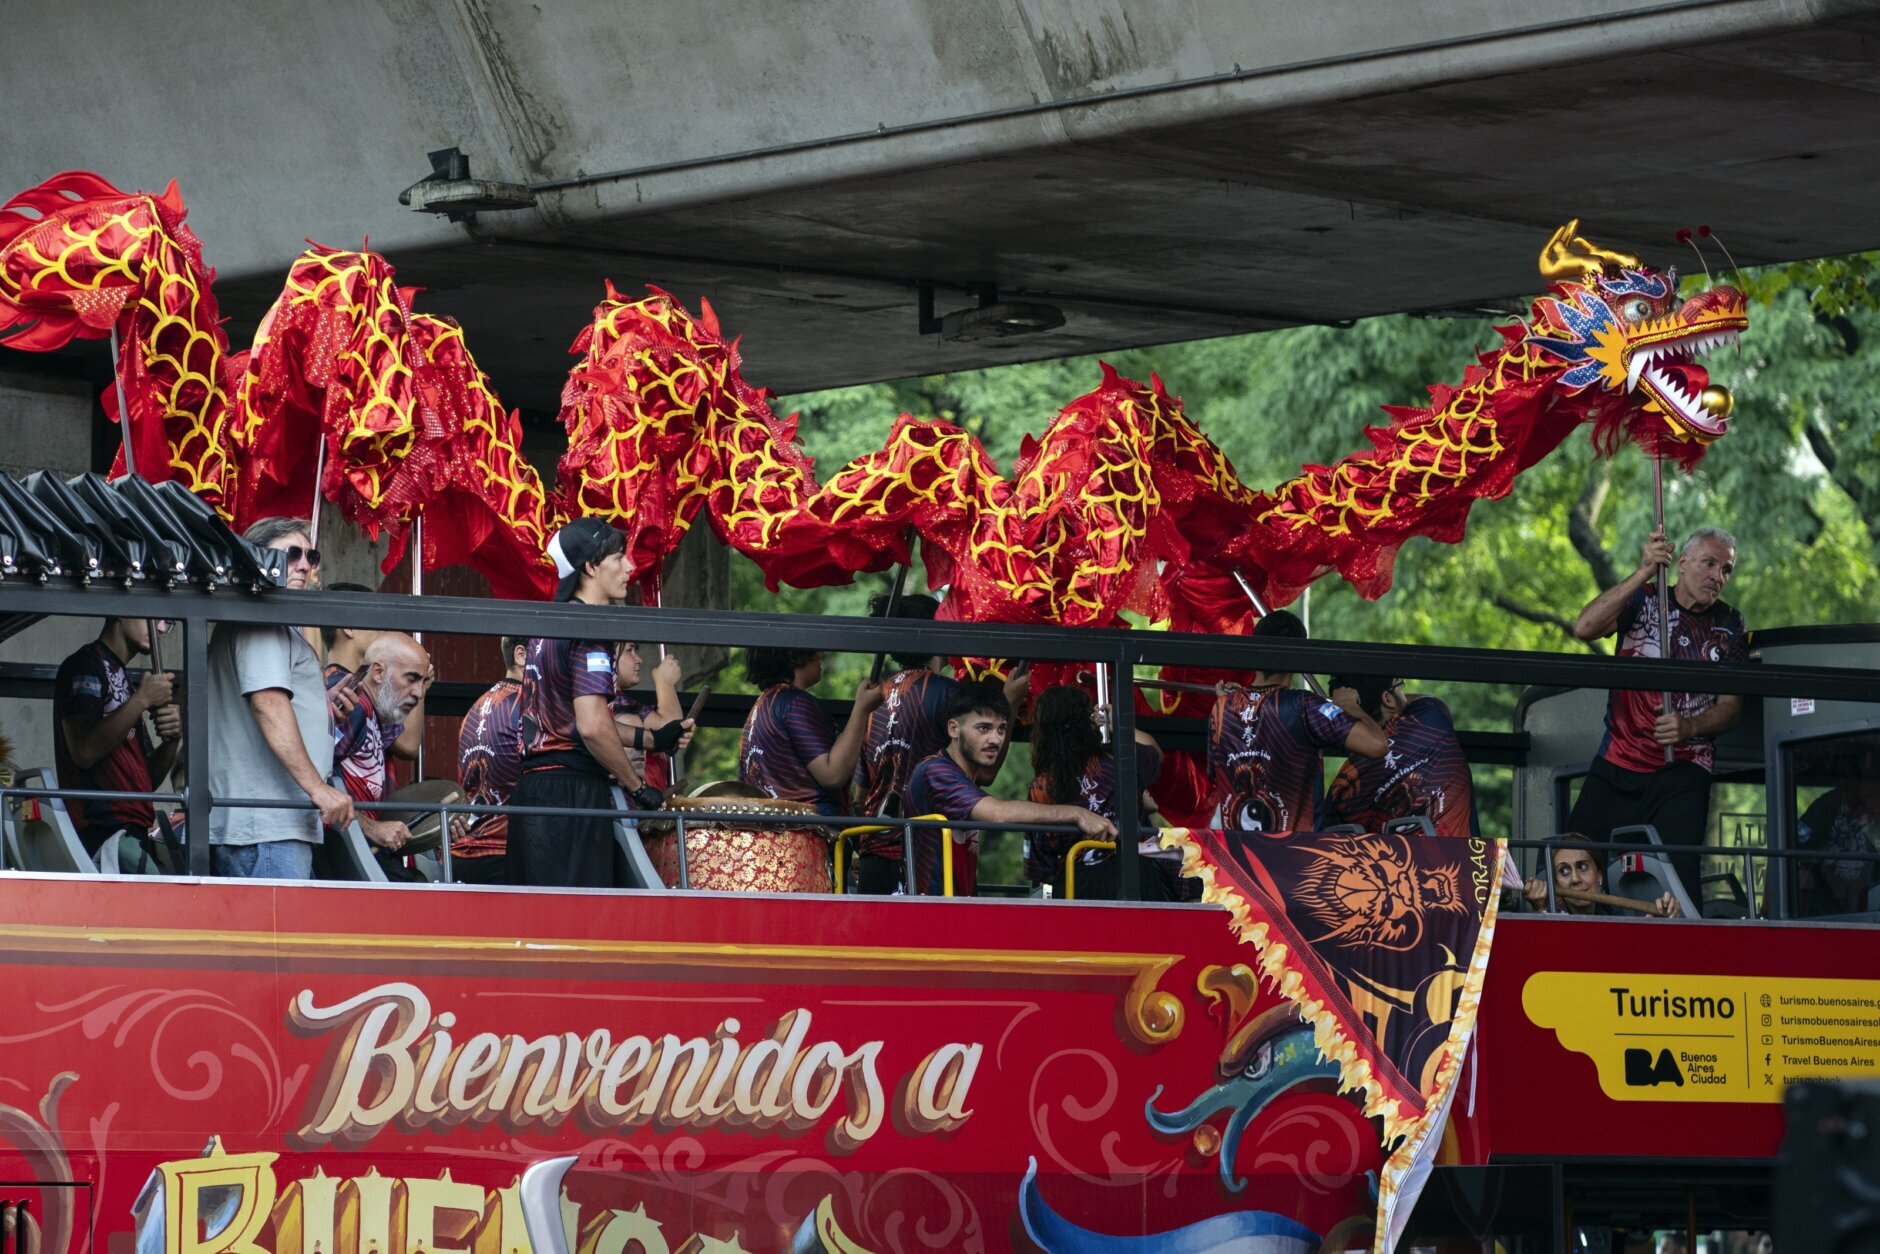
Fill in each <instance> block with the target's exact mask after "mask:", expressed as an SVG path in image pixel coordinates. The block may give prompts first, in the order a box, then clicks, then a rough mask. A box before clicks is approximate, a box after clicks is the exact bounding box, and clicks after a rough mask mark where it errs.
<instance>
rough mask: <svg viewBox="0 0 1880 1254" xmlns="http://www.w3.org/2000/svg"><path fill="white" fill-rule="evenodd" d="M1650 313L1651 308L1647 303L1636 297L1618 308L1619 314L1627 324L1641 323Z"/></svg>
mask: <svg viewBox="0 0 1880 1254" xmlns="http://www.w3.org/2000/svg"><path fill="white" fill-rule="evenodd" d="M1651 311H1652V307H1651V305H1650V304H1649V303H1648V302H1646V301H1643V300H1640V299H1638V298H1636V297H1634V298H1633V299H1631V300H1628V301H1627V302H1626V303H1625V304H1623V305H1621V306H1620V307H1619V312H1620V313H1622V314H1624V315H1625V320H1626V321H1627V322H1643V321H1645V318H1646V315H1648V314H1650V313H1651Z"/></svg>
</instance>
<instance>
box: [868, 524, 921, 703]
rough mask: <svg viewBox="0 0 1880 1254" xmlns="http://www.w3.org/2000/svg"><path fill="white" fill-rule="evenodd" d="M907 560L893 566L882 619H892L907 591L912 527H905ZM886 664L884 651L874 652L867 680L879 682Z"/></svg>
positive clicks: (911, 564)
mask: <svg viewBox="0 0 1880 1254" xmlns="http://www.w3.org/2000/svg"><path fill="white" fill-rule="evenodd" d="M907 532H908V535H907V561H906V562H905V563H904V564H902V565H899V566H896V567H895V568H894V583H893V584H891V585H889V587H888V608H887V610H886V611H885V612H884V613H883V614H882V618H883V619H892V618H893V617H894V616H895V614H896V613H898V612H899V611H900V608H901V594H902V593H904V592H906V591H907V572H908V571H909V570H911V569H913V566H914V529H913V528H912V527H909V528H908V529H907ZM887 664H888V655H887V654H886V653H877V654H875V664H874V665H873V666H871V667H869V668H868V682H869V683H871V684H878V683H880V682H881V672H882V669H883V668H884V667H886V666H887Z"/></svg>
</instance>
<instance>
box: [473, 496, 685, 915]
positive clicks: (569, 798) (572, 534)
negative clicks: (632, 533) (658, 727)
mask: <svg viewBox="0 0 1880 1254" xmlns="http://www.w3.org/2000/svg"><path fill="white" fill-rule="evenodd" d="M548 552H549V556H550V557H551V558H553V559H554V562H555V570H556V572H557V573H558V574H560V576H561V582H560V584H559V585H557V587H556V589H555V599H556V600H557V601H564V602H574V603H578V604H582V605H618V604H620V603H621V602H622V601H624V600H625V599H626V595H627V587H628V584H629V583H630V582H631V580H632V575H633V568H632V567H631V566H630V565H628V564H627V557H626V538H625V537H624V536H622V535H621V534H620V532H618V531H616V530H615V529H614V528H612V527H610V526H608V525H607V524H606V523H604V522H601V521H600V520H599V519H595V518H580V519H576V520H575V521H574V522H571V523H569V524H568V525H567V526H565V527H563V528H562V529H561V530H560V531H558V532H556V533H555V538H554V539H553V540H550V541H549V544H548ZM614 692H615V684H614V646H613V645H612V644H611V643H609V642H607V641H603V640H595V639H591V638H590V639H584V640H548V639H536V640H531V641H529V652H528V657H527V659H526V660H525V662H524V664H523V672H522V747H523V754H522V779H521V780H520V781H519V782H518V783H517V785H516V791H515V793H514V795H513V796H512V797H511V798H510V801H511V804H513V805H518V806H560V807H566V808H569V809H573V810H577V811H586V812H587V813H586V814H580V815H569V814H562V815H555V816H553V817H550V816H546V815H532V814H517V815H512V816H511V817H510V820H509V850H508V856H507V859H506V865H505V867H504V870H505V871H506V873H507V875H508V877H509V882H510V883H511V884H528V885H535V886H541V887H567V888H611V887H613V885H614V882H615V876H614V858H615V854H616V846H615V844H614V814H613V797H612V796H611V795H610V793H609V788H610V786H611V785H612V784H614V783H618V784H619V785H620V786H621V787H622V788H624V789H625V790H626V791H627V795H628V797H629V798H630V799H631V801H632V802H633V805H634V806H635V808H637V809H641V810H656V809H658V808H659V806H660V803H661V802H662V801H663V800H664V798H662V797H661V796H660V794H659V792H658V790H657V789H653V788H648V787H646V783H645V781H644V780H643V779H641V778H640V774H639V772H638V771H635V770H634V769H633V764H632V763H631V762H629V761H628V760H627V755H626V750H625V749H624V748H623V747H622V746H621V743H620V732H619V729H618V728H617V727H616V726H615V724H614V715H613V709H612V706H613V699H614Z"/></svg>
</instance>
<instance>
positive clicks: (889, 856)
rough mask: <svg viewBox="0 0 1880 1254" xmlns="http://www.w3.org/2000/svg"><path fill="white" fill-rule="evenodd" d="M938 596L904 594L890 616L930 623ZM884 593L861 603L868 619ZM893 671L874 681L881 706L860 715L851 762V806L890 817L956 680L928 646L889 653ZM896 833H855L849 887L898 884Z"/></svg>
mask: <svg viewBox="0 0 1880 1254" xmlns="http://www.w3.org/2000/svg"><path fill="white" fill-rule="evenodd" d="M939 609H940V602H938V601H936V600H934V598H932V597H930V596H922V595H920V594H918V593H910V594H909V595H907V596H904V597H902V598H901V600H900V603H899V604H898V605H897V606H896V607H895V615H894V616H895V617H896V618H907V619H914V620H916V621H923V622H931V621H932V620H933V617H934V615H935V614H936V613H937V612H938V611H939ZM887 612H888V598H887V597H886V596H885V595H878V596H876V597H875V598H873V599H872V600H871V601H870V602H869V603H868V614H869V617H870V618H885V617H887ZM890 657H891V658H892V659H893V661H894V665H895V671H894V673H893V674H891V675H889V676H887V677H886V678H885V679H883V680H882V681H881V705H880V706H879V707H878V708H876V709H875V710H874V711H872V712H871V713H870V714H869V716H868V729H867V732H866V734H865V735H864V736H863V740H862V752H861V757H860V759H859V760H858V762H857V764H856V767H855V795H856V798H857V801H856V812H857V813H859V814H878V815H881V816H882V817H884V818H898V817H900V816H901V815H903V814H906V813H909V811H908V810H907V809H906V808H905V807H904V805H903V804H902V803H903V797H904V795H905V793H906V791H907V780H908V776H909V775H911V774H912V773H913V771H914V764H915V763H916V762H919V761H920V760H921V759H922V758H926V757H931V756H932V755H933V754H935V753H938V752H939V751H940V750H941V749H943V748H945V747H946V743H947V730H946V726H947V725H946V718H945V714H946V708H947V703H948V702H949V701H951V700H952V699H953V694H954V693H955V692H956V691H958V689H959V683H958V681H956V680H955V679H954V678H953V677H952V676H951V675H946V674H943V673H942V672H941V668H942V667H943V666H944V665H945V664H946V659H944V658H942V657H941V656H940V655H938V654H934V653H926V654H923V653H919V652H914V653H895V654H890ZM904 853H905V850H904V849H903V848H902V842H901V832H900V829H898V828H896V829H894V830H892V831H887V832H877V833H870V834H868V835H865V836H862V837H861V838H859V840H858V842H857V847H856V856H855V879H854V884H855V891H856V892H860V893H869V894H873V895H876V896H880V895H884V894H888V893H893V892H897V891H899V890H900V888H901V887H902V883H903V868H902V865H901V863H902V858H903V856H904Z"/></svg>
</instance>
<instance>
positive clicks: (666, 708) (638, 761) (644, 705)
mask: <svg viewBox="0 0 1880 1254" xmlns="http://www.w3.org/2000/svg"><path fill="white" fill-rule="evenodd" d="M644 672H645V663H644V660H643V659H642V657H641V655H640V646H639V645H638V644H637V643H636V642H634V641H632V640H627V641H623V642H622V643H621V645H620V646H619V648H617V649H616V650H615V651H614V699H613V703H612V706H611V708H612V710H613V715H614V727H615V729H616V730H618V731H619V733H620V743H621V746H622V747H623V748H625V749H626V751H627V761H629V762H631V763H633V769H634V770H636V771H638V772H639V773H640V778H641V779H643V780H645V781H646V783H647V785H648V787H651V788H657V789H659V791H661V792H665V791H666V790H667V789H669V788H671V787H672V785H673V782H674V776H673V770H672V764H673V758H672V755H673V754H675V753H678V752H680V751H681V750H683V749H685V748H686V747H687V746H689V745H690V744H691V743H692V724H691V723H690V722H688V721H686V718H685V712H684V711H683V710H681V709H680V708H679V680H680V679H681V678H683V677H684V673H683V671H682V670H681V668H680V666H679V656H678V655H677V654H676V653H668V654H667V655H666V656H665V657H663V658H661V659H659V665H657V666H655V667H654V668H653V700H652V701H651V702H648V701H647V700H646V699H645V698H643V697H638V696H635V695H634V693H633V689H634V688H635V687H636V686H638V684H639V682H640V676H641V675H642V674H643V673H644Z"/></svg>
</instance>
